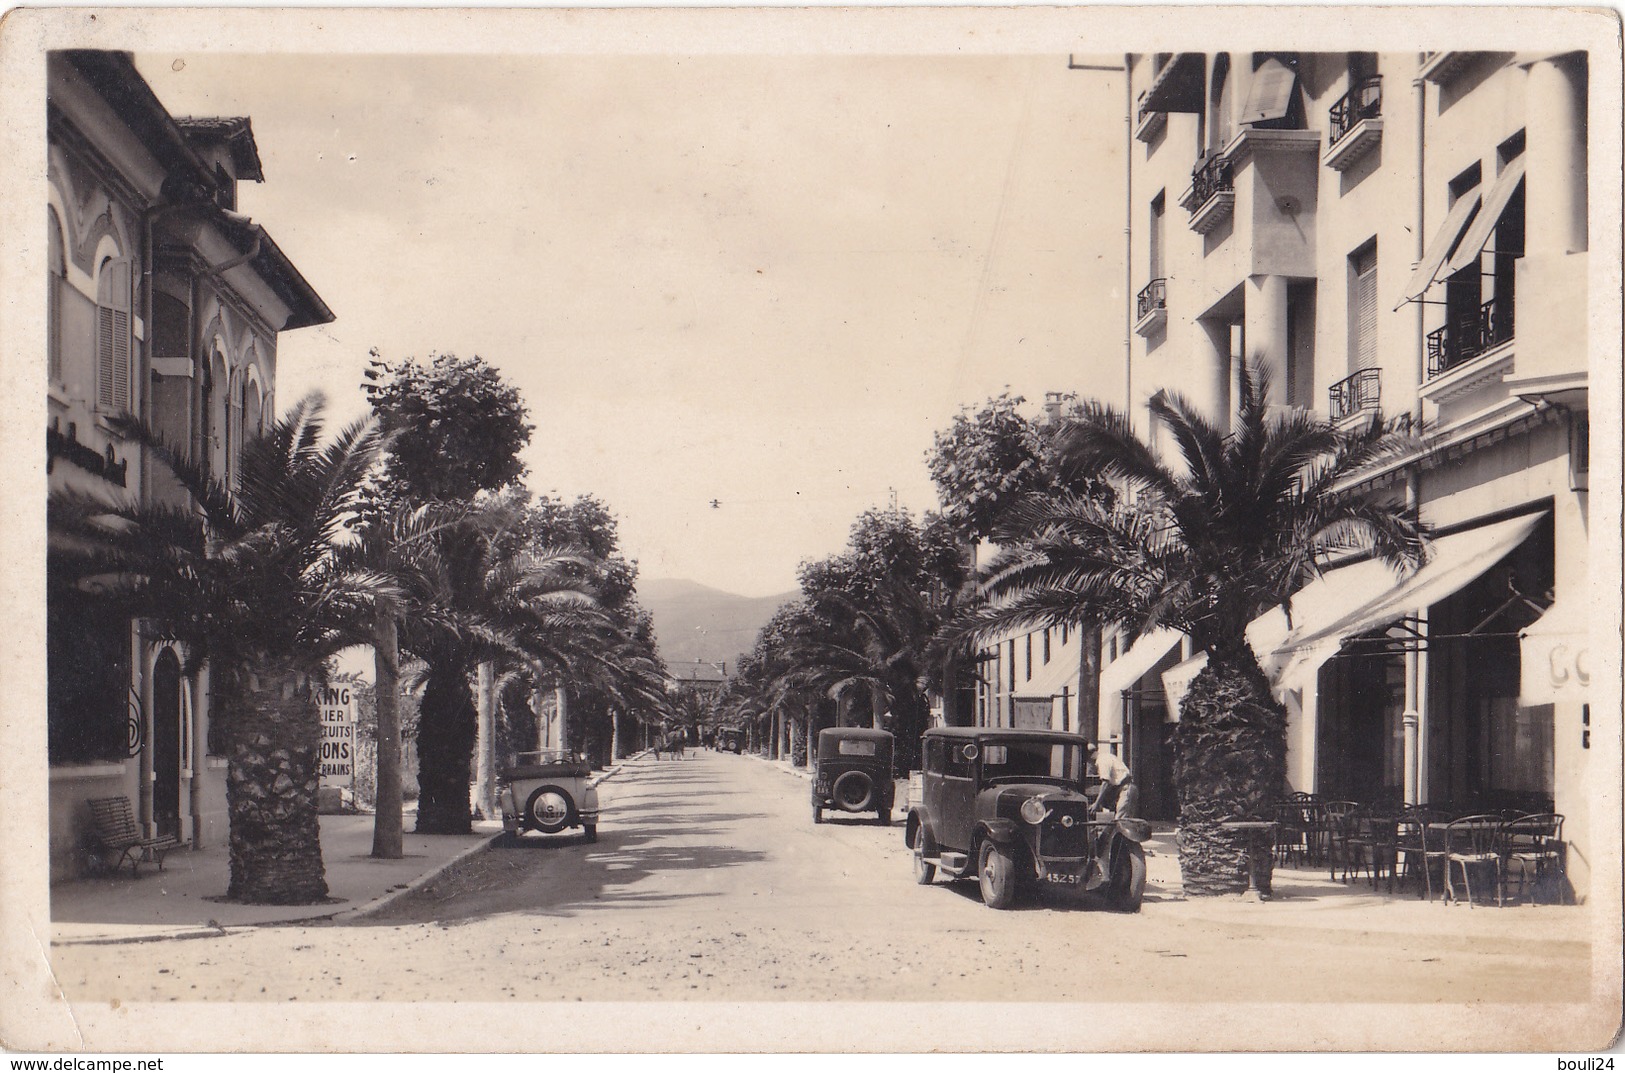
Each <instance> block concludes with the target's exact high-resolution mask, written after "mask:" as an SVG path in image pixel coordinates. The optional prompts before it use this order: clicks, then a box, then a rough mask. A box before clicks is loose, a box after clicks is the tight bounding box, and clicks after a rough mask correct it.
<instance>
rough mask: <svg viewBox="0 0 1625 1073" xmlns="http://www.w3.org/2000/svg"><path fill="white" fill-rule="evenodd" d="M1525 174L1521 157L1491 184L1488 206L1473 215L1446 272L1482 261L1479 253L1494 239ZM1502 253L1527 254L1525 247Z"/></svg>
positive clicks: (1456, 270)
mask: <svg viewBox="0 0 1625 1073" xmlns="http://www.w3.org/2000/svg"><path fill="white" fill-rule="evenodd" d="M1523 173H1524V158H1523V157H1521V156H1520V157H1516V158H1515V159H1514V160H1513V161H1512V163H1510V164H1508V165H1507V168H1506V170H1505V171H1503V172H1502V173H1501V176H1500V178H1498V179H1496V180H1495V185H1494V186H1492V187H1490V192H1489V193H1488V194H1486V195H1485V196H1484V207H1483V208H1481V209H1479V210H1478V215H1477V216H1475V217H1473V223H1472V226H1471V227H1469V228H1468V229H1467V233H1466V234H1465V235H1464V236H1462V240H1461V245H1459V246H1457V247H1456V252H1455V255H1454V256H1452V257H1451V258H1450V263H1449V264H1448V265H1446V266H1445V269H1444V274H1445V275H1447V276H1448V275H1452V274H1454V273H1456V272H1460V271H1461V270H1462V269H1464V268H1466V267H1467V266H1468V265H1470V264H1472V263H1473V262H1474V261H1476V260H1478V255H1479V254H1481V253H1483V252H1484V247H1485V246H1486V245H1487V244H1488V243H1489V241H1490V233H1491V232H1492V231H1494V230H1495V225H1496V224H1498V223H1500V222H1501V214H1502V213H1503V212H1505V211H1506V209H1507V205H1508V204H1509V203H1510V202H1511V201H1512V195H1513V194H1516V193H1517V192H1518V187H1520V186H1522V185H1523ZM1501 252H1503V253H1518V254H1521V253H1523V251H1522V250H1503V251H1501Z"/></svg>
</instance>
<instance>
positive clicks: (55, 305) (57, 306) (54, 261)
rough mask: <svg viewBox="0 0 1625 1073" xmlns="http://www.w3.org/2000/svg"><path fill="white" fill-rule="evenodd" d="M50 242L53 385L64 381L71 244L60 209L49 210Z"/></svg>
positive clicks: (47, 322)
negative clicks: (64, 309) (64, 305)
mask: <svg viewBox="0 0 1625 1073" xmlns="http://www.w3.org/2000/svg"><path fill="white" fill-rule="evenodd" d="M45 215H46V218H47V219H46V227H47V236H48V242H49V244H50V254H49V256H50V261H49V263H48V265H47V269H48V275H49V278H48V279H47V280H46V281H45V285H46V291H45V294H46V298H45V302H46V305H45V331H46V345H47V348H48V355H49V356H48V357H47V359H46V360H47V362H48V368H49V370H50V375H51V382H52V383H59V382H61V380H62V288H63V287H64V286H66V285H67V278H68V255H67V244H66V243H65V242H63V240H62V221H60V220H58V219H57V218H56V210H55V209H50V208H47V209H46V210H45Z"/></svg>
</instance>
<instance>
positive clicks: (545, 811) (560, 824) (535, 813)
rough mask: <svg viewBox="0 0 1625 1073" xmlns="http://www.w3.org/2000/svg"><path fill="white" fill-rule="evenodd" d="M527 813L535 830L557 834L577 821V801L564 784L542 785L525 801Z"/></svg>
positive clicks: (545, 833) (546, 833) (547, 833)
mask: <svg viewBox="0 0 1625 1073" xmlns="http://www.w3.org/2000/svg"><path fill="white" fill-rule="evenodd" d="M525 815H526V816H529V817H530V826H531V827H532V828H534V829H535V830H538V831H540V832H542V834H544V835H556V834H558V833H559V832H560V831H562V830H564V829H565V828H566V827H569V826H570V825H571V824H573V823H574V822H575V816H576V803H575V802H574V801H572V800H571V799H570V792H569V791H568V790H566V789H564V788H563V787H562V786H542V787H539V788H538V789H537V790H536V791H535V792H534V793H532V794H531V795H530V798H529V799H528V800H527V801H526V802H525Z"/></svg>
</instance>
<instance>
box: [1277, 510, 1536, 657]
mask: <svg viewBox="0 0 1625 1073" xmlns="http://www.w3.org/2000/svg"><path fill="white" fill-rule="evenodd" d="M1545 517H1546V514H1545V512H1544V511H1541V512H1539V513H1536V514H1526V515H1524V516H1522V517H1519V518H1509V519H1507V520H1506V521H1504V522H1495V523H1493V524H1491V525H1484V526H1479V527H1478V528H1476V529H1468V530H1465V531H1463V532H1460V533H1452V534H1451V535H1449V536H1446V537H1440V538H1439V539H1438V540H1436V541H1434V542H1433V547H1432V550H1431V552H1430V556H1431V557H1430V559H1429V561H1428V563H1427V565H1425V566H1423V567H1422V568H1421V569H1420V570H1418V571H1416V572H1415V573H1414V574H1412V575H1411V576H1410V577H1408V578H1406V579H1404V580H1403V581H1401V582H1399V583H1398V584H1392V583H1390V584H1389V585H1388V586H1387V587H1386V589H1385V590H1384V591H1382V592H1381V593H1380V594H1379V595H1378V596H1377V597H1376V598H1374V599H1372V598H1370V596H1369V594H1370V593H1371V592H1372V591H1374V590H1373V589H1372V588H1369V587H1367V588H1364V592H1363V594H1362V595H1364V596H1365V597H1366V599H1363V600H1360V601H1357V602H1356V603H1355V604H1354V605H1353V606H1352V607H1351V608H1350V610H1349V611H1348V612H1347V613H1345V614H1343V615H1342V616H1341V617H1339V618H1338V619H1337V620H1336V621H1335V622H1333V623H1331V624H1330V625H1324V626H1320V627H1319V628H1314V627H1313V626H1312V625H1311V624H1308V623H1306V624H1305V625H1304V626H1302V627H1299V628H1297V629H1294V630H1293V631H1292V633H1291V634H1290V635H1289V636H1288V637H1287V638H1286V640H1285V641H1283V642H1282V644H1281V648H1280V653H1281V654H1284V655H1285V657H1286V659H1285V661H1284V662H1285V666H1284V667H1283V668H1282V671H1281V674H1280V677H1279V679H1278V681H1279V684H1280V686H1281V688H1284V689H1304V688H1308V687H1311V686H1313V684H1314V680H1315V678H1314V676H1315V674H1316V673H1318V672H1319V670H1320V668H1321V666H1322V665H1323V664H1324V663H1325V662H1326V661H1327V660H1329V659H1331V658H1332V657H1333V656H1335V655H1336V654H1337V652H1338V650H1339V649H1340V648H1341V647H1342V645H1343V642H1344V641H1345V640H1347V639H1348V638H1350V637H1357V636H1359V635H1360V634H1362V633H1369V632H1370V631H1372V630H1374V629H1377V628H1378V627H1380V626H1383V625H1385V624H1387V623H1390V622H1393V621H1394V620H1395V619H1398V618H1402V617H1404V616H1405V615H1409V614H1412V613H1414V612H1416V611H1418V610H1420V609H1422V608H1425V607H1431V606H1432V605H1434V604H1436V603H1438V602H1439V601H1440V600H1443V599H1445V598H1446V597H1449V596H1453V595H1455V594H1456V593H1457V592H1459V591H1461V589H1462V588H1464V587H1465V586H1467V585H1468V584H1470V583H1471V582H1473V581H1475V580H1477V579H1478V578H1479V577H1481V576H1482V575H1483V574H1484V572H1485V571H1487V570H1489V569H1490V567H1492V566H1494V565H1495V564H1496V563H1498V562H1500V561H1501V560H1502V559H1504V558H1506V556H1507V555H1508V554H1509V553H1510V552H1511V551H1512V550H1513V549H1514V548H1516V547H1517V546H1518V545H1519V544H1522V543H1523V542H1524V540H1525V539H1526V538H1527V537H1528V536H1529V534H1530V533H1531V532H1533V531H1534V529H1535V526H1537V525H1539V524H1540V521H1541V519H1543V518H1545ZM1376 565H1378V566H1380V565H1381V564H1376ZM1383 569H1386V567H1383ZM1329 576H1330V575H1328V577H1329ZM1391 576H1392V575H1391V574H1390V577H1391ZM1305 591H1307V590H1305Z"/></svg>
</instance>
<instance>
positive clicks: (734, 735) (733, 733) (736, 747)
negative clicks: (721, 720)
mask: <svg viewBox="0 0 1625 1073" xmlns="http://www.w3.org/2000/svg"><path fill="white" fill-rule="evenodd" d="M717 750H718V751H719V752H728V751H732V752H735V753H740V752H744V750H745V732H744V731H743V730H735V729H734V728H733V727H724V728H723V729H721V730H719V731H717Z"/></svg>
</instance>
